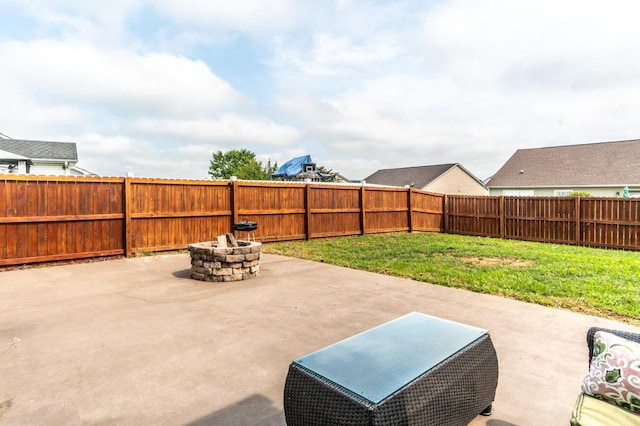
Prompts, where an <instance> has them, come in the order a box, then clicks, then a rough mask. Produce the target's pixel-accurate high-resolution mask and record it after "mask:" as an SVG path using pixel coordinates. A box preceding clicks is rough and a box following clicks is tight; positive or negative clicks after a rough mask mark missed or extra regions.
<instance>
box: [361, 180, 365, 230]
mask: <svg viewBox="0 0 640 426" xmlns="http://www.w3.org/2000/svg"><path fill="white" fill-rule="evenodd" d="M364 207H365V206H364V181H363V182H362V185H361V186H360V234H361V235H364V234H365V226H366V221H365V214H364V213H365V212H364Z"/></svg>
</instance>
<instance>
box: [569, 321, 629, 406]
mask: <svg viewBox="0 0 640 426" xmlns="http://www.w3.org/2000/svg"><path fill="white" fill-rule="evenodd" d="M593 339H594V343H593V357H592V358H591V364H590V368H589V374H588V375H587V377H585V379H584V381H583V383H582V391H583V392H584V393H586V394H587V395H591V396H593V397H595V398H598V399H601V400H604V401H607V402H610V403H613V404H616V405H619V406H621V407H624V408H626V409H627V410H630V411H633V412H635V413H639V414H640V344H639V343H636V342H633V341H631V340H627V339H624V338H622V337H618V336H616V335H615V334H611V333H607V332H604V331H598V332H596V334H595V335H594V338H593Z"/></svg>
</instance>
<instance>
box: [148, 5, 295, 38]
mask: <svg viewBox="0 0 640 426" xmlns="http://www.w3.org/2000/svg"><path fill="white" fill-rule="evenodd" d="M153 5H154V6H155V7H156V8H157V9H158V10H160V11H161V12H163V13H164V14H165V15H166V16H167V17H169V18H171V19H174V20H177V21H180V22H184V23H186V24H189V25H197V26H200V27H205V26H206V27H210V28H213V30H216V28H223V29H231V30H235V31H240V32H243V33H248V34H254V35H263V34H268V33H270V32H273V31H277V30H282V29H285V28H288V27H290V26H291V25H293V23H294V20H295V10H296V7H297V3H296V2H294V1H293V0H271V1H268V2H265V1H262V0H235V1H233V2H230V1H225V0H216V1H212V0H182V1H179V2H176V1H173V0H156V1H154V2H153Z"/></svg>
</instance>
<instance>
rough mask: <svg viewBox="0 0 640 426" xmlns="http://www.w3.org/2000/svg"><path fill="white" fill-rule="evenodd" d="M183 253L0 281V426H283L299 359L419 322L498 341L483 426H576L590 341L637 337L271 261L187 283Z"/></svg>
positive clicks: (534, 310) (502, 304) (548, 312)
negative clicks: (285, 397) (396, 321)
mask: <svg viewBox="0 0 640 426" xmlns="http://www.w3.org/2000/svg"><path fill="white" fill-rule="evenodd" d="M189 266H190V260H189V257H188V255H186V254H170V255H160V256H152V257H143V258H135V259H119V260H109V261H104V262H95V263H85V264H76V265H65V266H53V267H45V268H34V269H27V270H19V271H5V272H0V424H3V425H25V424H49V425H58V424H59V425H87V424H92V425H93V424H100V425H110V424H114V425H115V424H118V425H143V424H144V425H146V424H155V425H264V426H282V425H284V424H285V422H284V413H283V405H282V394H283V388H284V381H285V377H286V373H287V368H288V365H289V363H290V362H291V360H293V359H294V358H298V357H300V356H302V355H305V354H307V353H309V352H311V351H314V350H317V349H320V348H322V347H324V346H326V345H329V344H331V343H334V342H336V341H338V340H341V339H344V338H346V337H349V336H352V335H354V334H356V333H359V332H361V331H364V330H367V329H369V328H371V327H373V326H376V325H379V324H381V323H383V322H386V321H389V320H391V319H393V318H396V317H398V316H401V315H404V314H406V313H408V312H412V311H417V312H422V313H425V314H429V315H434V316H439V317H442V318H447V319H450V320H454V321H458V322H463V323H466V324H470V325H474V326H477V327H482V328H486V329H488V330H490V332H491V336H492V339H493V342H494V345H495V347H496V351H497V353H498V359H499V364H500V378H499V385H498V390H497V396H496V401H495V403H494V413H493V415H492V416H490V417H478V418H476V419H475V420H474V421H473V422H472V425H488V426H507V425H542V424H544V425H554V424H557V425H566V424H568V419H569V417H570V414H571V408H572V405H573V403H574V402H575V399H576V397H577V395H578V393H579V391H580V384H581V381H582V379H583V378H584V376H585V374H586V372H587V348H586V345H585V334H586V331H587V329H588V328H589V327H590V326H594V325H598V326H604V327H612V328H622V329H627V330H632V331H636V332H640V330H639V329H638V328H635V327H632V326H629V325H625V324H621V323H617V322H614V321H609V320H604V319H600V318H595V317H591V316H586V315H580V314H576V313H572V312H566V311H562V310H557V309H551V308H545V307H540V306H536V305H531V304H527V303H522V302H518V301H513V300H507V299H502V298H499V297H495V296H489V295H484V294H477V293H471V292H467V291H463V290H457V289H451V288H446V287H440V286H434V285H429V284H424V283H419V282H415V281H411V280H406V279H400V278H394V277H389V276H385V275H378V274H373V273H367V272H362V271H355V270H351V269H346V268H340V267H336V266H330V265H326V264H322V263H315V262H310V261H304V260H298V259H292V258H287V257H282V256H275V255H264V256H263V259H262V261H261V273H260V275H259V276H258V277H257V278H254V279H252V280H248V281H241V282H235V283H204V282H200V281H195V280H191V279H190V278H189V270H188V268H189Z"/></svg>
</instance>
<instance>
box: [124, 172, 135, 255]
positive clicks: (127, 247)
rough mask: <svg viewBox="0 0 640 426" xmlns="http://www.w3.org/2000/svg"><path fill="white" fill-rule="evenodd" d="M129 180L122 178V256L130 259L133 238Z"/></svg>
mask: <svg viewBox="0 0 640 426" xmlns="http://www.w3.org/2000/svg"><path fill="white" fill-rule="evenodd" d="M132 208H133V205H132V195H131V178H127V177H125V178H124V255H125V256H126V257H131V255H132V254H133V237H132V235H131V232H132V229H131V210H132Z"/></svg>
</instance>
